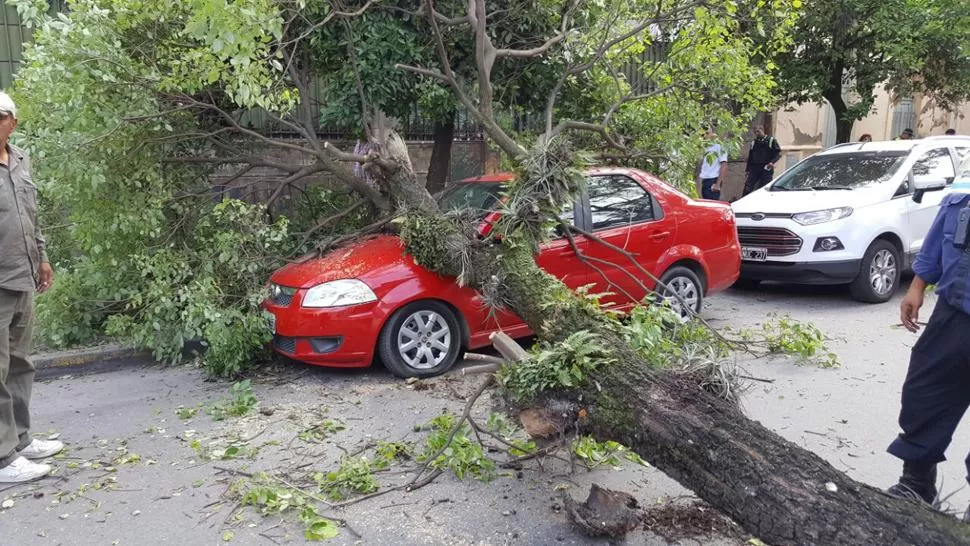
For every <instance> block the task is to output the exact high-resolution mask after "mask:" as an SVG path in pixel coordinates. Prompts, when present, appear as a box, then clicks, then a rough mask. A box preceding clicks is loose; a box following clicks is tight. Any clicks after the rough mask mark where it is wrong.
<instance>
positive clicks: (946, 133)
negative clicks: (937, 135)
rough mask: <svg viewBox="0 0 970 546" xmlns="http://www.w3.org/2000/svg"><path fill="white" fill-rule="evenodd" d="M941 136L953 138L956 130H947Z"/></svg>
mask: <svg viewBox="0 0 970 546" xmlns="http://www.w3.org/2000/svg"><path fill="white" fill-rule="evenodd" d="M943 134H944V135H946V136H953V135H956V134H957V130H956V129H947V130H946V132H945V133H943Z"/></svg>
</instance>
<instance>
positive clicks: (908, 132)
mask: <svg viewBox="0 0 970 546" xmlns="http://www.w3.org/2000/svg"><path fill="white" fill-rule="evenodd" d="M912 138H913V130H912V129H910V128H909V127H907V128H905V129H903V132H902V133H899V136H898V137H896V138H894V139H893V140H912Z"/></svg>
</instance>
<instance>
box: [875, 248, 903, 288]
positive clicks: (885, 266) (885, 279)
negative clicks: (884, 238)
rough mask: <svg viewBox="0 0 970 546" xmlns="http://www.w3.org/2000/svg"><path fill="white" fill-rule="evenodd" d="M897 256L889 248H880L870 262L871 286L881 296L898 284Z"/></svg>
mask: <svg viewBox="0 0 970 546" xmlns="http://www.w3.org/2000/svg"><path fill="white" fill-rule="evenodd" d="M897 274H898V268H897V266H896V257H895V256H893V253H892V252H890V251H888V250H885V249H883V250H880V251H879V252H876V255H875V256H873V257H872V261H871V262H870V263H869V286H870V287H871V288H872V291H873V292H875V293H876V294H878V295H879V296H885V295H886V294H888V293H889V292H890V291H891V290H892V289H893V286H895V284H896V276H897Z"/></svg>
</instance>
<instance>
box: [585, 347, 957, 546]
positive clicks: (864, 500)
mask: <svg viewBox="0 0 970 546" xmlns="http://www.w3.org/2000/svg"><path fill="white" fill-rule="evenodd" d="M597 381H598V382H599V383H600V388H601V390H600V389H597V392H595V393H587V395H588V396H589V395H592V396H593V397H594V398H593V400H594V402H593V403H592V404H591V408H590V409H588V410H587V411H588V413H589V420H588V422H587V423H586V424H585V428H586V429H587V430H588V432H590V433H592V434H593V435H594V436H595V437H598V438H600V439H611V440H616V441H619V442H621V443H624V444H626V445H628V446H629V447H630V448H631V449H633V450H634V451H635V452H637V453H638V454H639V455H640V456H641V457H643V458H644V460H646V461H648V462H650V463H651V464H653V465H655V466H656V467H657V468H659V469H660V470H662V471H663V472H664V473H666V474H667V475H669V476H670V477H671V478H673V479H675V480H677V481H678V482H679V483H681V484H682V485H684V486H685V487H688V488H690V489H692V490H693V491H694V492H695V493H696V494H697V495H698V496H699V497H700V498H702V499H704V500H705V501H707V502H708V503H709V504H711V505H712V506H715V507H717V508H718V509H719V510H721V511H723V512H724V513H726V514H727V515H729V516H730V517H731V518H733V519H734V520H735V521H736V522H738V523H739V524H741V526H743V527H744V528H745V529H746V530H747V531H749V532H751V533H753V534H755V535H756V536H758V537H759V538H761V539H762V540H764V541H766V542H768V543H769V544H773V545H776V546H784V545H813V546H815V545H817V546H823V545H824V546H856V545H860V544H873V545H876V544H879V545H887V546H890V545H891V546H903V545H914V546H915V545H925V546H944V545H957V544H970V525H967V524H965V523H963V522H961V521H959V520H957V519H956V518H953V517H951V516H947V515H944V514H941V513H939V512H936V511H934V510H931V509H929V508H927V507H923V506H919V505H916V504H914V503H911V502H907V501H902V500H899V499H896V498H893V497H890V496H889V495H887V494H885V493H884V492H882V491H880V490H878V489H875V488H873V487H870V486H868V485H865V484H862V483H859V482H856V481H855V480H852V479H851V478H849V477H848V476H846V475H845V474H843V473H842V472H839V471H838V470H836V469H835V468H834V467H832V465H830V464H829V463H828V462H826V461H824V460H823V459H822V458H821V457H819V456H817V455H815V454H814V453H812V452H810V451H807V450H805V449H802V448H801V447H799V446H797V445H795V444H794V443H792V442H789V441H787V440H785V439H784V438H782V437H780V436H778V435H777V434H775V433H774V432H772V431H770V430H768V429H767V428H765V427H764V426H762V425H761V424H759V423H757V422H755V421H752V420H750V419H748V418H747V417H745V416H744V415H743V414H742V413H741V411H740V410H739V409H738V408H737V407H736V406H734V405H733V404H730V403H728V402H726V401H724V400H720V399H718V398H716V397H714V396H712V395H710V394H709V393H707V392H706V391H704V390H702V389H701V388H700V387H698V386H697V385H696V384H695V383H693V382H690V381H688V380H685V379H683V378H679V377H677V376H676V375H674V374H672V373H670V372H660V373H650V372H649V371H648V370H647V369H645V368H644V364H643V363H642V362H637V361H627V362H621V363H620V364H618V365H616V366H613V367H611V368H610V369H609V370H607V371H606V373H605V374H603V376H602V377H598V378H597Z"/></svg>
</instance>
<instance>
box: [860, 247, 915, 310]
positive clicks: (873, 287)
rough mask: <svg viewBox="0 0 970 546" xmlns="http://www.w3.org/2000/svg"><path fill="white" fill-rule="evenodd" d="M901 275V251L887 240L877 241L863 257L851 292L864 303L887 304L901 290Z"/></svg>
mask: <svg viewBox="0 0 970 546" xmlns="http://www.w3.org/2000/svg"><path fill="white" fill-rule="evenodd" d="M901 273H902V268H901V263H900V259H899V250H898V249H897V248H896V246H895V245H893V244H892V243H890V242H889V241H887V240H885V239H876V240H875V241H873V243H872V244H871V245H869V248H868V249H867V250H866V253H865V255H864V256H863V257H862V264H861V265H860V266H859V275H858V276H857V277H856V278H855V280H854V281H852V284H851V285H849V292H850V293H851V294H852V297H853V298H855V299H857V300H859V301H862V302H866V303H885V302H887V301H889V299H890V298H892V297H893V295H894V294H895V293H896V290H897V289H898V288H899V277H900V274H901Z"/></svg>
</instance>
